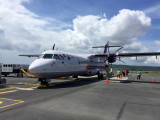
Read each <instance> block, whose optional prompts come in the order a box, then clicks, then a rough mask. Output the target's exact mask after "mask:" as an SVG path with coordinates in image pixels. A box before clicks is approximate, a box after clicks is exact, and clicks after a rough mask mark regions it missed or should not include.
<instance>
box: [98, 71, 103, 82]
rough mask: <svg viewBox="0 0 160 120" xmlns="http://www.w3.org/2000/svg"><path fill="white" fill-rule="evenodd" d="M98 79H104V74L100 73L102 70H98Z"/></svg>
mask: <svg viewBox="0 0 160 120" xmlns="http://www.w3.org/2000/svg"><path fill="white" fill-rule="evenodd" d="M98 79H99V80H103V74H102V73H100V72H98Z"/></svg>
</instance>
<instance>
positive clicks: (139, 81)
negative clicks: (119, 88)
mask: <svg viewBox="0 0 160 120" xmlns="http://www.w3.org/2000/svg"><path fill="white" fill-rule="evenodd" d="M120 83H150V84H160V82H152V81H142V80H125V81H120Z"/></svg>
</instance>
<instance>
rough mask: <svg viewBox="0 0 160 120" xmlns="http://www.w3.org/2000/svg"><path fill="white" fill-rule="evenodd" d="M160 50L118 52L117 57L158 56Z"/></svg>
mask: <svg viewBox="0 0 160 120" xmlns="http://www.w3.org/2000/svg"><path fill="white" fill-rule="evenodd" d="M157 55H160V52H144V53H118V54H117V55H116V56H117V57H138V56H157Z"/></svg>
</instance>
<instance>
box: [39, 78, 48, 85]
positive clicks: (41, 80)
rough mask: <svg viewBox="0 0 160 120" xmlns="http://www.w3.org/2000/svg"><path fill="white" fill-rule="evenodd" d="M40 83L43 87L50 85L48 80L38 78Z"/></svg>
mask: <svg viewBox="0 0 160 120" xmlns="http://www.w3.org/2000/svg"><path fill="white" fill-rule="evenodd" d="M38 81H39V82H41V85H48V82H47V80H46V78H38Z"/></svg>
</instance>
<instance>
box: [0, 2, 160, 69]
mask: <svg viewBox="0 0 160 120" xmlns="http://www.w3.org/2000/svg"><path fill="white" fill-rule="evenodd" d="M159 33H160V1H159V0H14V1H13V0H0V63H10V64H13V63H14V64H15V63H16V64H30V63H31V62H32V61H33V60H34V59H35V58H26V57H20V56H18V55H19V54H40V53H41V52H43V51H44V50H48V49H52V46H53V44H54V43H55V44H56V49H58V50H62V51H66V52H70V53H75V54H82V53H83V54H85V53H86V54H89V53H91V54H94V53H96V52H101V51H102V50H100V49H98V50H95V49H92V46H97V45H100V46H102V45H105V44H106V43H107V41H109V43H110V45H121V46H123V47H124V48H123V49H122V50H121V51H119V52H123V53H125V52H160V34H159ZM110 51H115V49H112V50H110ZM122 61H124V62H125V63H126V64H128V65H146V66H160V57H158V58H157V59H156V57H155V56H153V57H139V58H138V60H136V59H135V58H124V59H122ZM117 64H123V63H121V62H119V61H117Z"/></svg>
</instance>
